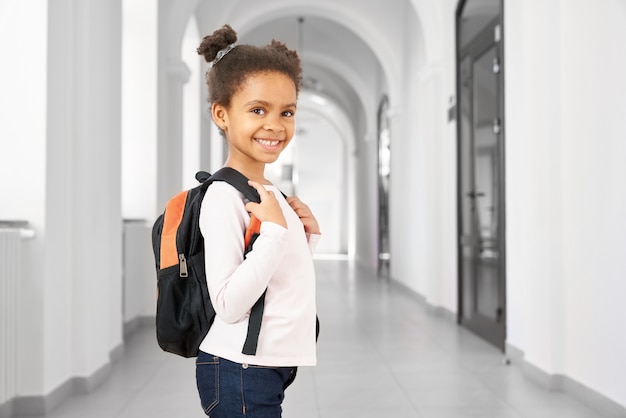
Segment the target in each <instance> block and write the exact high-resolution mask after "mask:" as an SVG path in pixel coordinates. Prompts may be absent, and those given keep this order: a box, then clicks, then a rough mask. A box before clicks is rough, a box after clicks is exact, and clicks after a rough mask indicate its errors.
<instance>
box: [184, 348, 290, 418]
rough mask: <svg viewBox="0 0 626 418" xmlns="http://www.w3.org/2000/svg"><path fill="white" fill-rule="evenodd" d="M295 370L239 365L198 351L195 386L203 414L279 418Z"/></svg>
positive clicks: (216, 417)
mask: <svg viewBox="0 0 626 418" xmlns="http://www.w3.org/2000/svg"><path fill="white" fill-rule="evenodd" d="M294 373H295V368H294V367H265V366H254V365H248V364H239V363H234V362H232V361H229V360H226V359H223V358H220V357H217V356H214V355H211V354H207V353H204V352H202V351H200V354H199V355H198V358H197V360H196V383H197V385H198V393H199V394H200V403H201V405H202V409H203V410H204V413H205V414H207V415H209V416H210V417H211V418H280V417H281V416H282V407H281V404H282V402H283V399H284V397H285V391H284V389H283V387H284V385H285V384H286V383H287V382H288V381H289V380H290V377H292V375H293V374H294Z"/></svg>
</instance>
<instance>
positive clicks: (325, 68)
mask: <svg viewBox="0 0 626 418" xmlns="http://www.w3.org/2000/svg"><path fill="white" fill-rule="evenodd" d="M299 18H303V21H302V23H300V22H299ZM272 39H278V40H281V41H283V42H285V43H286V44H287V45H288V46H289V47H290V48H292V49H296V50H298V52H299V54H300V57H301V59H302V66H303V73H304V88H305V89H307V90H310V91H314V92H315V93H317V94H320V95H323V96H326V97H328V98H330V99H331V100H333V101H334V102H335V103H337V104H339V106H341V107H342V108H343V109H344V111H345V112H346V113H347V114H348V115H349V117H350V118H351V119H353V120H357V116H358V115H357V112H358V110H361V111H363V110H362V109H363V103H361V101H362V100H363V99H362V98H360V97H359V94H358V93H357V89H360V88H362V87H364V86H363V85H360V84H364V83H363V81H362V80H359V76H360V77H364V79H367V78H368V75H369V77H370V78H371V79H376V78H378V77H379V74H380V73H381V72H382V69H381V67H380V65H379V63H378V60H377V58H376V56H375V55H374V53H373V52H372V50H371V49H370V48H369V47H368V46H367V45H366V44H365V42H364V41H363V40H362V39H361V38H359V37H358V36H357V35H356V34H354V32H352V31H350V30H349V29H348V28H346V27H345V26H342V25H340V24H338V23H337V22H334V21H331V20H328V19H326V18H324V17H318V16H300V15H294V16H282V17H279V18H276V19H274V20H271V21H267V22H264V23H262V24H260V25H259V26H256V27H254V28H252V29H251V30H249V31H247V32H246V33H244V34H242V36H241V39H240V41H241V42H243V43H250V44H256V45H263V44H267V43H269V42H270V41H271V40H272ZM368 72H369V74H367V73H368ZM359 81H360V82H361V83H360V84H359ZM368 87H369V90H372V88H373V87H374V86H372V85H369V86H368Z"/></svg>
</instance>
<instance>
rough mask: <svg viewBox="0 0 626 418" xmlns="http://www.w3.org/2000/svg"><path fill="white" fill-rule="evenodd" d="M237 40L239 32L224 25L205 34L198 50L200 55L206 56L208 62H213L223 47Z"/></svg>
mask: <svg viewBox="0 0 626 418" xmlns="http://www.w3.org/2000/svg"><path fill="white" fill-rule="evenodd" d="M235 42H237V32H235V31H234V30H233V28H231V27H230V26H229V25H224V26H222V27H221V28H220V29H218V30H216V31H215V32H213V34H211V35H207V36H205V37H204V38H203V39H202V42H201V43H200V46H199V47H198V49H197V50H196V51H198V55H202V56H204V59H205V60H206V62H212V61H213V60H214V59H215V57H216V56H217V53H218V52H219V51H220V50H221V49H224V48H226V47H227V46H228V45H230V44H233V43H235Z"/></svg>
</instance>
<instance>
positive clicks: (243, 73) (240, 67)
mask: <svg viewBox="0 0 626 418" xmlns="http://www.w3.org/2000/svg"><path fill="white" fill-rule="evenodd" d="M236 42H237V33H236V32H235V31H234V30H233V29H232V28H231V27H230V26H229V25H224V26H222V27H221V28H220V29H218V30H216V31H215V32H213V34H212V35H208V36H205V37H204V38H203V39H202V42H201V43H200V46H199V47H198V49H197V52H198V54H199V55H202V56H204V59H205V60H206V61H207V62H208V63H212V64H213V65H211V68H210V69H209V70H208V71H207V74H206V81H207V85H208V88H209V102H212V103H217V104H220V105H222V106H225V107H229V106H230V102H231V99H232V97H233V95H234V94H235V93H237V92H238V91H239V89H240V88H241V86H242V84H243V83H244V82H245V81H246V78H247V77H248V76H249V75H251V74H256V73H263V72H267V71H277V72H280V73H282V74H285V75H286V76H288V77H289V78H291V79H292V80H293V82H294V85H295V87H296V95H297V94H298V92H299V91H300V83H301V81H302V67H301V66H300V58H299V57H298V53H297V52H296V51H293V50H290V49H289V48H287V46H286V45H285V44H284V43H282V42H279V41H277V40H275V39H273V40H272V42H271V43H270V44H268V45H265V46H254V45H247V44H244V45H237V46H236V47H235V48H233V49H231V50H230V51H229V52H228V53H227V54H225V55H222V57H221V58H219V59H217V60H216V58H217V55H218V52H219V51H221V50H223V49H224V48H226V47H228V46H229V45H232V44H235V43H236ZM214 61H216V62H214Z"/></svg>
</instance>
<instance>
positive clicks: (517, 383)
mask: <svg viewBox="0 0 626 418" xmlns="http://www.w3.org/2000/svg"><path fill="white" fill-rule="evenodd" d="M316 268H317V277H318V295H317V300H318V312H319V317H320V321H321V333H320V339H319V343H318V366H317V367H315V368H301V369H300V370H299V376H298V379H297V380H296V382H295V383H294V385H293V386H292V387H291V388H290V389H288V391H287V393H286V400H285V404H284V416H285V417H286V418H339V417H345V418H356V417H358V418H370V417H371V418H374V417H376V418H405V417H407V418H408V417H419V418H465V417H477V418H600V417H602V415H600V414H599V413H597V412H594V411H592V410H591V409H589V408H588V407H587V406H585V405H584V404H582V403H581V402H579V401H577V400H576V399H574V398H572V397H570V396H569V395H567V394H564V393H558V392H547V391H545V390H543V389H541V388H539V387H538V386H536V385H535V384H533V383H532V382H530V381H529V380H527V379H526V378H525V377H524V376H523V375H522V372H521V371H520V369H519V368H518V367H517V366H506V365H504V364H503V355H502V354H501V353H500V352H499V351H498V350H496V349H495V348H493V347H492V346H490V345H488V344H486V343H485V342H483V341H482V340H481V339H479V338H477V337H475V336H474V335H473V334H471V333H469V332H468V331H466V330H465V329H463V328H460V327H458V326H456V325H455V324H454V323H453V322H452V321H450V320H449V319H444V318H443V317H440V316H435V315H433V314H432V313H430V312H428V310H427V309H426V308H425V307H424V305H423V304H422V303H420V302H419V300H418V299H417V298H416V297H415V296H413V295H412V294H410V292H408V291H406V290H405V289H403V288H400V287H399V286H395V285H393V284H389V283H385V282H383V281H380V280H379V279H377V278H376V277H375V275H374V274H373V273H372V272H370V271H363V270H361V269H359V268H356V267H352V266H351V265H350V263H348V262H346V261H327V260H317V261H316ZM202 416H205V415H204V414H203V413H202V411H201V409H200V405H199V401H198V399H197V393H196V389H195V380H194V362H193V360H191V359H190V360H185V359H182V358H179V357H176V356H174V355H171V354H167V353H164V352H162V351H161V350H160V349H159V347H158V346H157V344H156V341H155V339H154V333H153V330H152V329H151V328H149V327H145V328H142V329H140V330H139V331H137V332H135V333H134V334H133V335H132V336H131V337H130V338H129V339H128V340H127V342H126V348H125V353H124V355H123V357H122V358H121V359H120V360H119V361H117V362H116V363H115V364H114V365H113V371H112V374H111V376H110V378H109V379H107V380H106V381H105V382H104V384H103V385H101V386H100V387H99V388H98V389H96V390H95V391H94V392H93V393H91V394H89V395H86V396H73V397H71V398H69V399H68V400H66V401H65V402H64V403H63V404H61V405H60V406H59V407H58V408H57V409H56V410H55V411H53V413H52V414H50V415H49V417H52V418H79V417H80V418H113V417H117V418H143V417H151V418H191V417H198V418H199V417H202Z"/></svg>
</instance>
